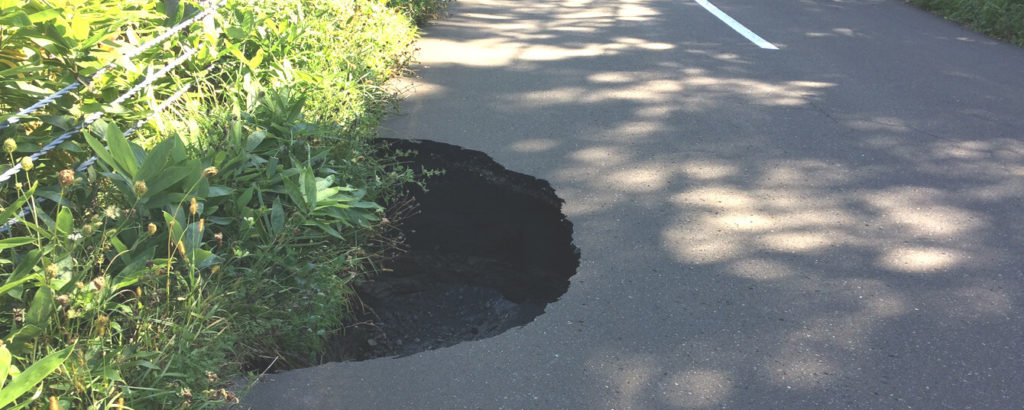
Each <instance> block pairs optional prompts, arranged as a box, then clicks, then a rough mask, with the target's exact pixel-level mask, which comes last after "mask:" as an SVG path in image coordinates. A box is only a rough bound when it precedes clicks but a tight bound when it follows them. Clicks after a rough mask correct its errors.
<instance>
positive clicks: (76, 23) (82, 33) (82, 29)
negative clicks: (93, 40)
mask: <svg viewBox="0 0 1024 410" xmlns="http://www.w3.org/2000/svg"><path fill="white" fill-rule="evenodd" d="M89 23H90V21H89V20H88V19H86V18H85V17H82V16H76V17H75V18H73V19H71V38H74V39H75V40H78V41H82V40H85V39H88V38H89Z"/></svg>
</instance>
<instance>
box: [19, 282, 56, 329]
mask: <svg viewBox="0 0 1024 410" xmlns="http://www.w3.org/2000/svg"><path fill="white" fill-rule="evenodd" d="M51 313H53V289H50V287H49V286H40V287H39V289H37V290H36V295H35V296H34V297H32V304H31V305H29V307H28V313H26V314H25V323H28V324H32V325H36V326H39V327H41V328H43V327H46V322H47V319H49V318H50V314H51Z"/></svg>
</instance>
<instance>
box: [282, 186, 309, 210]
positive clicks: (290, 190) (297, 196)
mask: <svg viewBox="0 0 1024 410" xmlns="http://www.w3.org/2000/svg"><path fill="white" fill-rule="evenodd" d="M281 182H283V183H284V191H285V193H287V194H288V197H289V198H291V200H292V203H294V204H295V206H296V207H297V208H299V210H300V211H301V212H302V213H303V214H306V213H308V210H307V208H306V201H305V200H304V199H303V197H302V191H301V190H300V188H299V186H298V185H297V184H295V182H293V181H292V179H291V178H283V179H281Z"/></svg>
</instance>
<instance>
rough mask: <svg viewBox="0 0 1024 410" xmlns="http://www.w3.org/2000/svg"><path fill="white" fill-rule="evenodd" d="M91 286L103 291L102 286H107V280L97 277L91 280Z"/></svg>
mask: <svg viewBox="0 0 1024 410" xmlns="http://www.w3.org/2000/svg"><path fill="white" fill-rule="evenodd" d="M92 284H93V286H96V289H97V290H103V287H104V286H107V279H106V278H104V277H102V276H97V277H95V278H93V280H92Z"/></svg>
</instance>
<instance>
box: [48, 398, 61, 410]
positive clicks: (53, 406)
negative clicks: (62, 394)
mask: <svg viewBox="0 0 1024 410" xmlns="http://www.w3.org/2000/svg"><path fill="white" fill-rule="evenodd" d="M50 410H60V402H59V401H57V396H50Z"/></svg>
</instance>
